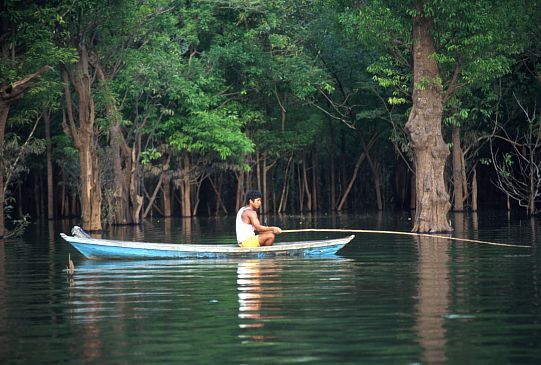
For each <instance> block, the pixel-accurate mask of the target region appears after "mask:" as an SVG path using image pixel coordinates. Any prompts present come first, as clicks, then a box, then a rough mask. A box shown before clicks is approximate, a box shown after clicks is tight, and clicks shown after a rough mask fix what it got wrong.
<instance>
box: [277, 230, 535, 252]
mask: <svg viewBox="0 0 541 365" xmlns="http://www.w3.org/2000/svg"><path fill="white" fill-rule="evenodd" d="M295 232H356V233H378V234H398V235H404V236H417V237H431V238H445V239H448V240H453V241H461V242H470V243H481V244H484V245H493V246H506V247H523V248H531V246H523V245H512V244H508V243H498V242H488V241H480V240H472V239H468V238H458V237H449V236H443V235H437V234H430V233H415V232H403V231H377V230H373V229H336V228H333V229H319V228H305V229H285V230H283V231H282V233H295Z"/></svg>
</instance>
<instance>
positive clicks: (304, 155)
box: [302, 151, 312, 212]
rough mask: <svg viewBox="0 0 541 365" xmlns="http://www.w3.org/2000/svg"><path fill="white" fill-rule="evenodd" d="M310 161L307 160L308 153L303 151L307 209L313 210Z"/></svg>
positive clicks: (303, 178)
mask: <svg viewBox="0 0 541 365" xmlns="http://www.w3.org/2000/svg"><path fill="white" fill-rule="evenodd" d="M307 164H308V161H307V160H306V153H305V152H304V151H302V181H303V185H304V191H305V193H306V198H307V201H306V210H307V211H309V212H311V211H312V193H311V192H310V187H309V186H308V171H307V170H308V168H307Z"/></svg>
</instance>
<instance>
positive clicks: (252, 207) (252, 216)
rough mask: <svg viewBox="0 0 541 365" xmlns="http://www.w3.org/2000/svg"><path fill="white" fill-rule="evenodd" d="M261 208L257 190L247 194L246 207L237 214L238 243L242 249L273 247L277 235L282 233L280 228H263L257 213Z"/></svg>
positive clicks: (259, 195) (259, 194)
mask: <svg viewBox="0 0 541 365" xmlns="http://www.w3.org/2000/svg"><path fill="white" fill-rule="evenodd" d="M259 207H261V193H260V192H259V191H255V190H253V191H249V192H248V194H246V205H245V206H244V207H242V208H240V209H239V211H238V213H237V221H236V228H237V242H238V244H239V246H240V247H259V246H271V245H272V244H273V242H274V238H275V237H276V236H275V235H276V234H280V233H282V230H281V229H280V228H279V227H271V226H262V225H261V223H259V219H257V212H256V210H257V209H259ZM256 232H257V234H256Z"/></svg>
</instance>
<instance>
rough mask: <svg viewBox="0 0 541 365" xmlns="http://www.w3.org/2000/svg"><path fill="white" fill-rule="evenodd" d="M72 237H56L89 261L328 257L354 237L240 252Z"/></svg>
mask: <svg viewBox="0 0 541 365" xmlns="http://www.w3.org/2000/svg"><path fill="white" fill-rule="evenodd" d="M72 234H73V236H68V235H66V234H64V233H60V236H61V237H62V238H63V239H65V240H66V241H68V242H69V243H70V244H71V245H72V246H73V247H75V249H77V251H79V252H80V253H81V254H83V255H84V256H85V257H87V258H89V259H97V260H99V259H102V260H103V259H184V258H208V259H217V258H264V257H275V256H295V255H299V256H329V255H334V254H335V253H336V252H337V251H338V250H340V249H341V248H342V247H344V246H345V245H346V244H348V243H349V242H350V241H351V240H352V239H353V238H354V237H355V236H354V235H351V236H348V237H344V238H337V239H326V240H312V241H298V242H283V243H275V244H274V245H272V246H263V247H250V248H243V247H239V246H238V245H235V244H221V245H207V244H205V245H194V244H171V243H150V242H130V241H118V240H108V239H97V238H92V237H90V236H89V235H88V234H87V233H86V232H84V231H83V230H82V229H81V228H79V227H74V228H73V230H72Z"/></svg>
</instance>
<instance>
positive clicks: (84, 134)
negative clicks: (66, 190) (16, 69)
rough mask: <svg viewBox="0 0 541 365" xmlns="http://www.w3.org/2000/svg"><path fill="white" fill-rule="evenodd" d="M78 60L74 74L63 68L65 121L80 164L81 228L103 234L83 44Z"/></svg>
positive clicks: (90, 103)
mask: <svg viewBox="0 0 541 365" xmlns="http://www.w3.org/2000/svg"><path fill="white" fill-rule="evenodd" d="M78 51H79V60H78V61H77V63H76V64H75V69H74V70H73V72H70V71H68V68H67V66H65V67H64V69H63V72H62V76H63V80H64V96H65V98H66V109H67V110H66V112H67V116H68V121H69V124H68V122H67V121H66V120H65V118H64V120H63V127H64V130H65V132H66V134H67V135H68V136H70V137H71V138H72V140H73V143H74V145H75V147H76V148H77V149H78V150H79V161H80V165H81V216H82V225H83V228H84V229H85V230H88V231H101V229H102V225H101V182H100V173H99V164H98V156H97V150H98V149H97V143H96V142H97V141H96V140H95V134H94V116H95V112H94V100H93V97H92V89H91V83H92V81H91V78H90V74H89V64H88V53H87V51H86V48H85V46H84V45H81V46H80V47H79V50H78ZM70 82H71V84H73V87H74V88H75V92H76V93H77V97H78V103H77V117H78V118H77V119H78V122H79V125H78V127H77V126H76V124H75V111H74V108H73V104H72V103H73V101H72V97H71V90H70V86H69V85H70Z"/></svg>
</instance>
